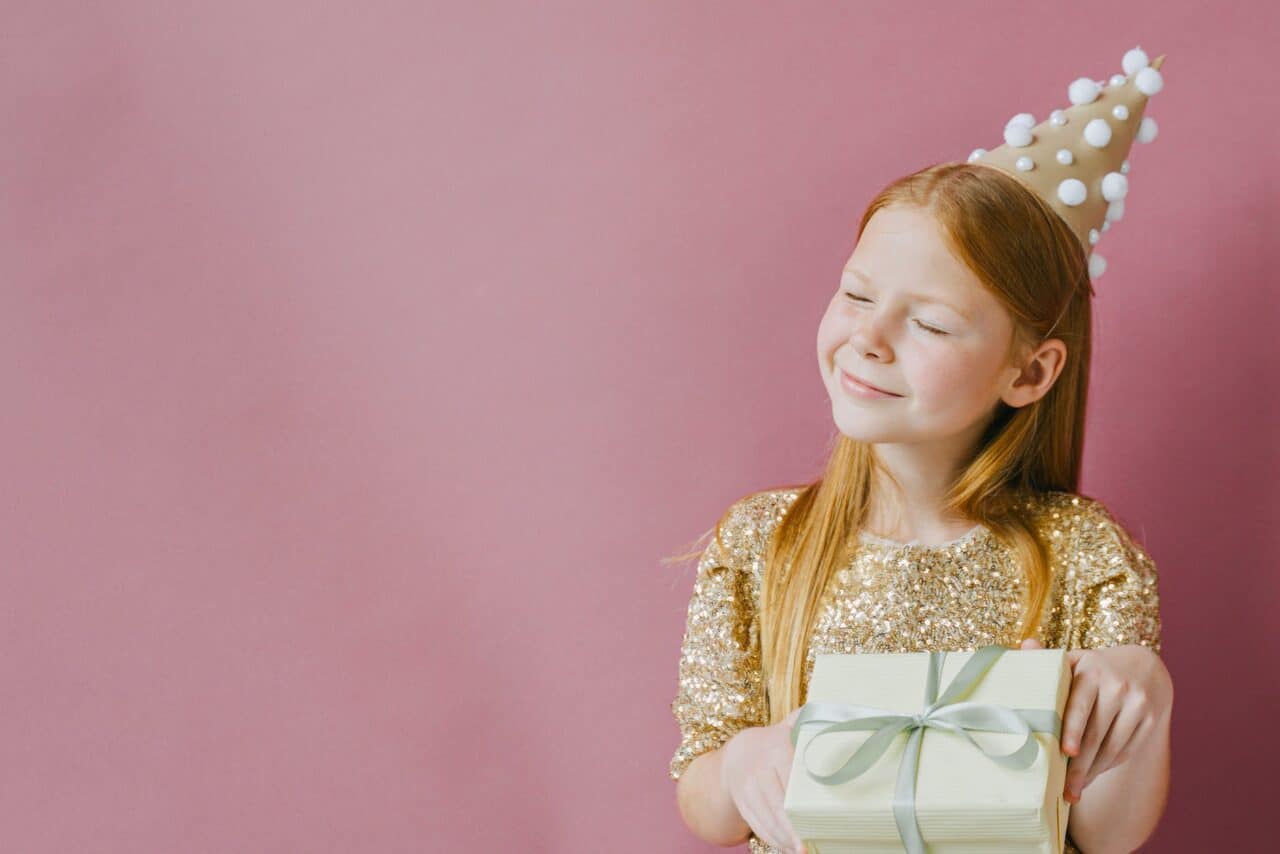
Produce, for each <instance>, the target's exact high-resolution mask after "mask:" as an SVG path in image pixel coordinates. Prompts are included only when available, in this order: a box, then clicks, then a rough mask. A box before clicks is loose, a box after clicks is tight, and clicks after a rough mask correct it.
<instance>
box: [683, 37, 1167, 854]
mask: <svg viewBox="0 0 1280 854" xmlns="http://www.w3.org/2000/svg"><path fill="white" fill-rule="evenodd" d="M1130 53H1131V54H1132V52H1130ZM1129 60H1130V56H1129V55H1126V57H1125V64H1126V71H1128V70H1129V69H1128V65H1129ZM1143 65H1144V66H1145V55H1144V63H1143ZM1132 79H1133V75H1132V73H1130V75H1129V76H1128V77H1126V82H1131V81H1132ZM1113 81H1114V82H1116V84H1117V85H1118V81H1115V79H1114V78H1113ZM1073 86H1075V84H1073ZM1096 97H1097V96H1096V95H1095V99H1096ZM1072 100H1073V102H1075V97H1074V94H1073V97H1072ZM1144 103H1145V101H1143V102H1142V103H1139V104H1138V105H1137V106H1138V109H1137V112H1136V114H1135V115H1134V119H1135V121H1136V119H1137V117H1138V116H1140V114H1141V107H1142V106H1143V104H1144ZM1101 106H1102V105H1097V106H1095V107H1094V109H1100V108H1101ZM1116 114H1117V115H1118V112H1117V113H1116ZM1011 124H1012V123H1011ZM1046 128H1047V125H1046ZM1037 130H1038V129H1037ZM1136 136H1137V133H1136V132H1134V133H1131V135H1130V137H1129V141H1130V142H1131V141H1132V140H1133V138H1134V137H1136ZM1053 144H1058V142H1054V143H1053ZM1123 148H1124V150H1123V151H1118V152H1117V151H1113V152H1111V156H1112V157H1113V158H1114V157H1115V156H1117V155H1118V156H1120V157H1123V156H1124V154H1125V153H1127V145H1125V146H1123ZM979 151H981V150H979ZM983 153H984V154H985V152H983ZM999 162H1000V161H999V157H993V158H991V162H990V163H987V162H983V160H982V159H981V157H980V156H979V154H978V152H975V156H974V157H971V159H970V162H969V163H946V164H940V165H934V166H931V167H929V168H926V169H923V170H921V171H919V172H916V173H914V174H911V175H908V176H906V177H904V178H901V179H899V180H898V181H896V182H894V183H893V184H891V185H890V186H888V187H887V188H885V189H884V190H883V191H882V192H881V193H880V194H879V195H878V196H876V198H875V199H874V200H873V201H872V202H871V204H870V206H869V207H868V209H867V210H866V212H865V213H864V215H863V217H862V220H861V222H860V224H859V228H858V235H857V243H856V248H855V249H854V251H853V253H852V255H851V256H850V258H849V259H848V261H847V263H846V264H845V267H844V269H843V271H842V272H841V275H840V281H839V285H838V287H837V288H836V291H835V293H834V295H833V296H832V298H831V302H830V304H829V305H828V306H827V309H826V313H825V314H824V315H823V317H822V320H821V322H820V323H819V326H818V331H817V357H818V368H819V372H820V374H821V377H822V382H823V384H824V386H825V387H826V390H827V393H828V395H829V397H830V399H831V411H832V417H833V419H834V421H835V425H836V427H837V428H838V434H837V436H836V441H835V446H834V449H833V451H832V453H831V455H830V458H829V460H828V462H827V464H826V467H825V471H824V473H823V475H822V477H821V478H820V479H819V480H817V481H816V482H814V483H809V484H804V485H797V486H788V487H782V488H775V489H768V490H764V491H761V492H755V493H752V494H750V495H748V496H746V497H744V498H742V499H740V500H738V501H737V502H735V503H734V504H733V505H732V506H731V507H729V508H728V510H727V511H726V512H725V513H724V515H723V516H722V518H721V519H720V520H719V522H718V523H717V525H716V527H715V529H714V531H715V536H714V538H713V539H712V540H711V541H710V542H709V544H708V545H707V546H706V548H705V550H704V551H703V552H702V554H701V557H700V559H699V561H698V565H697V576H696V580H695V582H694V586H693V593H692V596H691V599H690V602H689V609H688V618H687V625H686V632H685V636H684V640H683V642H682V646H681V657H680V663H679V688H678V693H677V695H676V697H675V700H674V701H673V702H672V704H671V709H672V712H673V714H674V715H675V718H676V720H677V722H678V723H679V726H680V731H681V736H682V737H681V741H680V744H679V746H678V748H677V750H676V751H675V754H674V756H673V757H672V758H671V762H670V776H671V778H672V779H673V780H676V781H678V783H677V789H676V791H677V803H678V808H679V811H680V814H681V816H682V818H683V820H684V821H685V823H686V824H687V825H688V827H689V828H690V829H691V831H692V832H693V833H694V834H695V835H696V836H698V837H699V838H701V839H703V840H706V841H708V842H712V843H715V844H718V845H732V844H737V843H741V842H743V841H747V842H748V844H749V847H750V850H751V851H754V852H782V851H787V852H790V851H803V850H804V847H803V845H802V844H801V842H800V840H799V839H798V838H797V837H796V835H795V833H794V831H793V830H792V828H791V826H790V824H789V822H788V820H787V817H786V814H785V813H784V811H783V807H782V804H783V797H784V789H785V785H786V780H787V779H788V775H789V772H790V768H791V764H792V759H793V756H794V750H793V748H792V746H791V740H790V735H789V732H790V725H791V723H792V722H793V721H794V719H795V717H796V714H797V711H798V709H799V707H800V706H801V705H803V703H804V702H805V692H806V688H807V684H808V680H809V677H810V675H811V673H812V668H813V664H814V660H815V657H816V656H817V655H818V654H821V653H857V652H911V651H922V650H930V651H932V650H974V649H976V648H978V647H980V646H984V645H987V644H993V643H999V644H1004V645H1008V646H1014V647H1019V646H1020V647H1021V648H1032V647H1055V648H1064V649H1066V650H1068V652H1067V657H1068V662H1069V664H1070V666H1071V668H1072V686H1071V691H1070V694H1069V698H1068V702H1067V706H1066V709H1065V712H1064V714H1063V728H1062V739H1061V748H1062V750H1063V752H1064V753H1065V754H1066V755H1067V756H1068V757H1069V759H1068V773H1067V778H1066V790H1065V792H1064V793H1063V797H1064V798H1066V800H1067V801H1068V802H1069V803H1071V804H1072V808H1071V811H1070V820H1069V824H1068V828H1067V840H1066V848H1065V850H1067V851H1077V852H1078V851H1080V850H1081V849H1083V850H1085V851H1088V852H1090V854H1093V852H1096V851H1131V850H1133V849H1134V848H1136V847H1138V846H1139V845H1140V844H1141V843H1142V842H1143V841H1144V840H1145V839H1146V838H1147V837H1148V836H1149V835H1150V834H1151V832H1152V831H1153V830H1154V828H1155V826H1156V823H1157V822H1158V820H1159V818H1160V815H1161V813H1162V812H1163V809H1164V802H1165V797H1166V792H1167V788H1168V776H1169V736H1170V720H1171V709H1172V703H1173V685H1172V680H1171V677H1170V675H1169V671H1168V670H1167V669H1166V667H1165V665H1164V663H1163V662H1162V661H1161V658H1160V655H1159V653H1160V631H1161V621H1160V612H1159V597H1158V591H1157V578H1156V568H1155V565H1154V563H1153V561H1152V560H1151V558H1150V557H1149V556H1148V555H1147V553H1146V552H1145V551H1144V550H1143V548H1142V547H1141V546H1140V545H1138V544H1137V543H1136V542H1135V541H1134V540H1133V539H1132V538H1131V536H1130V535H1129V533H1128V532H1127V531H1126V530H1125V528H1124V527H1123V526H1122V525H1121V524H1120V523H1119V522H1118V521H1117V519H1116V518H1115V517H1114V516H1113V515H1112V514H1111V513H1110V512H1109V511H1108V510H1107V508H1106V507H1105V506H1104V505H1103V504H1102V503H1101V502H1100V501H1098V500H1096V499H1093V498H1089V497H1087V496H1085V495H1082V494H1079V493H1078V491H1077V490H1078V482H1079V472H1080V461H1081V449H1082V445H1083V440H1084V435H1083V428H1084V417H1085V402H1086V393H1087V388H1088V376H1089V353H1090V311H1091V302H1090V300H1091V296H1092V295H1093V289H1092V285H1091V283H1090V280H1089V269H1090V267H1089V264H1090V261H1089V258H1088V257H1087V256H1088V249H1087V245H1091V244H1092V243H1093V242H1096V238H1095V237H1093V235H1089V236H1088V237H1086V236H1085V234H1086V233H1087V231H1086V228H1087V225H1088V223H1087V222H1082V221H1081V220H1079V219H1074V220H1073V219H1072V217H1069V216H1066V215H1064V214H1063V212H1062V210H1061V207H1060V206H1059V205H1058V204H1056V203H1055V201H1054V200H1053V199H1051V198H1046V195H1047V194H1042V193H1040V192H1037V191H1036V190H1035V189H1034V187H1033V186H1031V185H1029V184H1028V183H1027V182H1026V181H1024V180H1019V179H1018V178H1016V177H1014V176H1013V175H1012V174H1010V173H1009V172H1008V171H1007V170H1006V169H1003V168H998V167H996V166H995V165H993V164H996V163H999ZM1114 162H1116V163H1118V162H1119V161H1118V160H1117V161H1114ZM1125 166H1126V168H1125V170H1124V171H1125V172H1126V173H1127V160H1126V161H1125ZM1045 180H1049V179H1048V178H1046V179H1045ZM1053 180H1057V179H1056V177H1055V178H1053ZM1093 184H1094V185H1096V184H1097V182H1093ZM1072 213H1073V214H1074V213H1078V212H1072ZM1115 219H1118V216H1117V217H1115ZM1111 221H1113V218H1112V217H1111V216H1108V218H1107V222H1108V223H1110V222H1111ZM1104 230H1105V229H1104ZM1094 275H1099V273H1098V272H1097V271H1096V268H1095V273H1094ZM708 533H710V532H708ZM694 554H696V552H694Z"/></svg>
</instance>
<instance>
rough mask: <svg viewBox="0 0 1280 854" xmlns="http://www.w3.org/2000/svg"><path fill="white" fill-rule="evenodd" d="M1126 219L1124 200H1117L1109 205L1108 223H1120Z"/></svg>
mask: <svg viewBox="0 0 1280 854" xmlns="http://www.w3.org/2000/svg"><path fill="white" fill-rule="evenodd" d="M1122 219H1124V199H1116V200H1115V201H1114V202H1112V203H1111V204H1109V205H1107V215H1106V221H1107V222H1119V221H1120V220H1122Z"/></svg>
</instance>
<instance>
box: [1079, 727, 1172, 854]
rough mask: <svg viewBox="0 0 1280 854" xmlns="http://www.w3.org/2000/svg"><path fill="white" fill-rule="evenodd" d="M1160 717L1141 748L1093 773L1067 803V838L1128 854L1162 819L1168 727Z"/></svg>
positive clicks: (1101, 853) (1092, 852)
mask: <svg viewBox="0 0 1280 854" xmlns="http://www.w3.org/2000/svg"><path fill="white" fill-rule="evenodd" d="M1171 718H1172V716H1171V715H1170V714H1165V715H1163V716H1162V718H1161V720H1160V723H1159V725H1158V728H1157V729H1156V730H1155V731H1154V732H1153V733H1152V736H1151V738H1150V739H1149V741H1148V743H1147V744H1146V746H1145V748H1144V749H1143V750H1140V751H1139V752H1137V753H1135V754H1134V755H1133V756H1132V757H1131V758H1130V759H1129V760H1128V761H1127V762H1124V763H1122V764H1120V765H1117V766H1115V767H1114V768H1110V769H1108V770H1106V771H1104V772H1102V773H1101V774H1099V775H1098V776H1097V778H1096V779H1094V781H1093V782H1092V783H1090V784H1089V785H1088V786H1086V787H1085V789H1084V791H1083V792H1081V793H1080V801H1079V803H1075V804H1072V805H1071V820H1070V825H1071V839H1072V841H1074V842H1075V843H1076V845H1078V846H1079V847H1080V850H1081V851H1083V852H1085V854H1109V852H1112V851H1116V852H1123V854H1129V852H1130V851H1133V850H1135V849H1137V848H1138V847H1139V846H1140V845H1142V843H1144V842H1145V841H1146V840H1147V839H1148V838H1149V837H1150V836H1151V834H1152V833H1154V832H1155V829H1156V825H1157V824H1158V823H1159V822H1160V816H1161V815H1162V814H1163V813H1164V808H1165V801H1166V800H1167V798H1168V794H1169V764H1170V750H1169V731H1170V721H1171Z"/></svg>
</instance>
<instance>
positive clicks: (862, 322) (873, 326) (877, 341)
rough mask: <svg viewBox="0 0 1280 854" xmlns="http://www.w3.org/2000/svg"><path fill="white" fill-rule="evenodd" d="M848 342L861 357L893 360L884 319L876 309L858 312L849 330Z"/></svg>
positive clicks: (886, 360) (882, 360)
mask: <svg viewBox="0 0 1280 854" xmlns="http://www.w3.org/2000/svg"><path fill="white" fill-rule="evenodd" d="M849 344H850V346H852V347H853V348H854V349H856V350H857V351H858V352H859V353H860V354H862V356H863V358H867V359H875V360H876V361H880V362H890V361H893V349H892V348H891V347H890V346H889V337H888V335H887V334H885V328H884V319H883V318H881V317H880V315H879V313H878V312H876V311H864V312H859V313H858V314H857V315H856V316H855V317H854V320H853V328H852V329H851V330H850V332H849Z"/></svg>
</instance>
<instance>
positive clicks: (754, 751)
mask: <svg viewBox="0 0 1280 854" xmlns="http://www.w3.org/2000/svg"><path fill="white" fill-rule="evenodd" d="M799 714H800V710H799V709H794V710H792V712H791V714H789V715H787V716H786V717H785V718H783V719H782V720H780V721H778V722H777V723H776V724H772V725H770V726H759V727H747V728H746V729H743V730H739V731H738V732H737V733H735V734H734V735H733V737H732V738H730V739H729V741H728V743H726V744H725V746H724V748H723V749H724V759H723V761H722V762H721V763H720V786H721V788H723V789H724V791H725V792H726V793H727V794H728V795H729V797H730V798H731V799H732V800H733V805H734V806H735V807H736V808H737V810H738V814H739V815H741V816H742V820H743V821H745V822H746V823H747V824H748V825H749V826H750V827H751V829H752V830H753V831H755V834H756V836H758V837H760V839H761V840H763V841H764V842H767V843H769V844H770V845H772V846H774V847H775V848H777V849H779V850H781V851H785V852H788V854H805V847H804V843H802V842H801V841H800V837H798V836H796V832H795V829H794V828H792V827H791V821H790V819H788V818H787V814H786V812H785V811H784V810H783V808H782V801H783V797H784V796H785V795H786V789H787V779H788V778H789V777H790V776H791V760H792V758H793V757H794V756H795V747H793V746H792V744H791V724H792V723H794V722H795V719H796V716H797V715H799Z"/></svg>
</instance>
